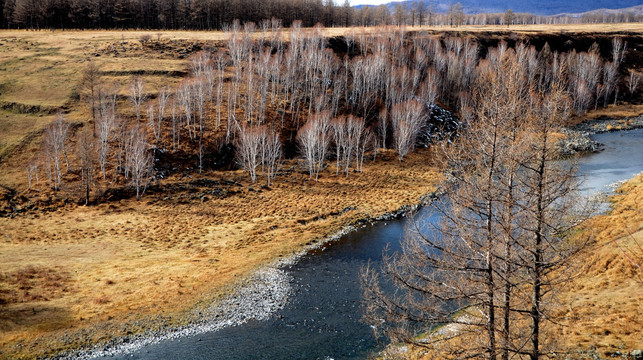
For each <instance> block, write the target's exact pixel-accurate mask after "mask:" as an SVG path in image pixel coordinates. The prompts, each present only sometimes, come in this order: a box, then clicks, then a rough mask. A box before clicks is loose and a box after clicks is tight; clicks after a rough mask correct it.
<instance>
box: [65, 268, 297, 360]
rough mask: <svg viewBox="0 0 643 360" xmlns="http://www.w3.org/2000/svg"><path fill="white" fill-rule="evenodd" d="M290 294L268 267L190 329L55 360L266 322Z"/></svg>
mask: <svg viewBox="0 0 643 360" xmlns="http://www.w3.org/2000/svg"><path fill="white" fill-rule="evenodd" d="M290 292H291V287H290V279H289V277H288V276H287V275H286V273H285V272H284V271H283V270H280V269H276V268H273V267H267V268H264V269H261V270H259V271H257V272H256V273H255V274H254V275H253V276H252V277H251V278H250V279H248V281H247V283H246V284H245V285H244V286H242V287H240V288H239V289H237V291H235V293H234V294H233V295H231V296H229V297H228V298H226V299H224V300H223V301H221V302H219V303H217V304H215V305H213V306H211V307H210V308H208V309H205V310H203V309H201V310H200V311H199V314H198V316H197V320H195V321H193V322H192V323H191V324H189V325H186V326H183V327H179V328H174V329H167V330H165V331H154V332H149V333H145V334H140V335H130V336H125V337H121V338H117V339H113V340H111V341H110V342H109V343H107V344H101V345H97V346H95V347H93V348H91V349H86V350H82V351H78V352H74V353H70V354H66V355H64V356H61V357H59V358H58V359H94V358H99V357H108V356H114V355H119V354H120V355H122V354H130V353H132V352H134V351H136V350H138V349H140V348H142V347H144V346H148V345H152V344H156V343H159V342H161V341H168V340H176V339H180V338H183V337H189V336H195V335H199V334H203V333H206V332H210V331H217V330H219V329H222V328H225V327H228V326H236V325H241V324H243V323H245V322H247V321H248V320H251V319H255V320H266V319H268V318H269V317H270V316H272V314H274V313H275V312H276V311H277V310H279V309H281V308H282V307H283V306H284V305H285V304H286V301H287V299H288V296H289V295H290Z"/></svg>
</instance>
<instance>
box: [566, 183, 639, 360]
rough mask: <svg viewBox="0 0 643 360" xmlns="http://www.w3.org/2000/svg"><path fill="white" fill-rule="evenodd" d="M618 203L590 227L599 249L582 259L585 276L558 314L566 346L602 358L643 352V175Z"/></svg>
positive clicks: (575, 283)
mask: <svg viewBox="0 0 643 360" xmlns="http://www.w3.org/2000/svg"><path fill="white" fill-rule="evenodd" d="M614 200H615V203H614V209H613V211H612V212H611V214H610V215H606V216H599V217H597V218H595V219H593V221H592V224H591V225H590V229H592V230H594V231H596V232H597V244H596V245H595V247H593V248H592V249H591V250H590V251H587V252H586V253H584V254H582V255H581V256H580V258H579V259H578V263H579V264H583V265H582V267H581V272H580V274H581V275H580V276H579V277H578V278H576V279H575V280H574V281H573V282H572V284H571V285H570V286H569V287H567V288H565V291H564V292H563V293H562V294H561V300H562V302H563V303H564V304H565V307H564V308H562V309H560V313H559V315H561V316H564V318H565V320H564V322H563V325H564V326H563V328H562V331H563V336H562V338H561V339H562V341H563V342H564V343H565V345H567V347H568V348H570V349H573V350H580V351H582V352H585V353H587V352H588V351H589V350H590V349H592V348H595V351H596V352H597V353H598V354H599V355H600V356H608V355H609V354H610V353H613V352H615V351H620V352H626V351H630V350H632V349H641V348H643V337H641V332H640V329H641V327H643V317H642V316H641V314H643V269H642V268H641V267H642V266H643V230H642V229H643V205H642V204H643V175H638V176H637V177H635V178H634V179H632V180H630V181H629V182H627V183H626V184H625V185H623V186H622V187H621V188H620V190H619V195H617V196H615V199H614ZM587 356H589V355H587Z"/></svg>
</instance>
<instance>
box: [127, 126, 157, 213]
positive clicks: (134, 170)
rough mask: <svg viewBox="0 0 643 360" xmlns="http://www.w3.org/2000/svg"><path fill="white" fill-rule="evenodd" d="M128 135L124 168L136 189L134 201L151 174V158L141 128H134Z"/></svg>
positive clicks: (141, 194) (143, 189)
mask: <svg viewBox="0 0 643 360" xmlns="http://www.w3.org/2000/svg"><path fill="white" fill-rule="evenodd" d="M129 135H130V144H129V149H128V151H127V157H126V158H127V162H126V166H127V169H128V173H129V174H130V175H131V183H132V185H134V187H135V188H136V199H137V200H140V199H141V197H142V196H143V193H144V192H145V189H146V188H147V184H148V182H149V178H150V175H151V174H152V166H153V158H152V155H151V154H150V153H149V151H148V149H147V148H148V143H147V139H146V134H145V130H144V129H143V128H141V127H140V126H135V127H134V128H132V129H131V130H130V134H129Z"/></svg>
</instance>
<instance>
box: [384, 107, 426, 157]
mask: <svg viewBox="0 0 643 360" xmlns="http://www.w3.org/2000/svg"><path fill="white" fill-rule="evenodd" d="M423 110H424V105H423V104H422V103H420V102H419V101H417V100H409V101H407V102H404V103H400V104H397V105H394V106H393V108H392V109H391V124H392V125H393V126H392V127H393V139H394V145H395V150H396V151H397V155H398V158H399V160H400V162H402V160H403V159H404V157H405V156H406V155H407V154H408V153H409V152H410V151H413V149H414V148H415V141H416V139H417V136H418V134H419V133H420V131H421V130H422V126H423V123H424V118H423Z"/></svg>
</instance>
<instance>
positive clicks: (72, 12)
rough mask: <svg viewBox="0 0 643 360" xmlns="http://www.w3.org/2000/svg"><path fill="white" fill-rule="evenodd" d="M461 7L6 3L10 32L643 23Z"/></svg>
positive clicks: (293, 0) (152, 0) (151, 0)
mask: <svg viewBox="0 0 643 360" xmlns="http://www.w3.org/2000/svg"><path fill="white" fill-rule="evenodd" d="M466 10H467V9H463V7H462V5H460V3H456V4H453V5H452V6H451V7H450V9H449V10H448V11H447V12H446V13H443V12H438V11H437V10H436V8H435V6H434V5H433V4H432V3H428V4H427V3H426V2H423V1H416V2H411V3H399V4H397V5H396V6H394V7H389V6H387V5H380V6H362V7H359V8H355V7H351V6H350V4H349V3H348V1H345V2H344V3H343V4H341V5H337V4H335V3H334V2H333V1H332V0H270V1H261V2H260V1H255V0H0V26H1V27H2V28H4V29H189V30H215V29H216V30H220V29H226V28H228V27H229V25H230V24H231V23H232V22H233V21H234V20H240V21H241V22H242V23H243V22H255V23H257V24H260V23H261V22H262V21H264V22H265V19H273V18H274V19H279V20H281V21H282V23H283V25H284V26H290V24H292V22H293V21H295V20H301V21H302V25H303V26H305V27H310V26H314V25H316V24H322V25H324V26H326V27H340V26H374V25H380V24H393V25H429V26H430V25H452V26H457V25H494V24H495V25H508V24H561V23H616V22H640V21H643V15H641V14H635V13H631V12H627V11H623V12H612V13H587V14H585V15H582V16H540V15H533V14H523V13H513V12H511V11H510V10H509V9H508V11H507V12H505V13H496V14H488V13H480V14H466Z"/></svg>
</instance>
